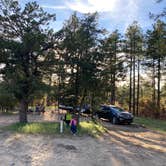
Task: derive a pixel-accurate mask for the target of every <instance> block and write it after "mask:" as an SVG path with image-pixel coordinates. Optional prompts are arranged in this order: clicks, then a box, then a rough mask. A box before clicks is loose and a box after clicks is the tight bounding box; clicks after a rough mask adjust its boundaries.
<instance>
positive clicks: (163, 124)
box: [134, 117, 166, 133]
mask: <svg viewBox="0 0 166 166" xmlns="http://www.w3.org/2000/svg"><path fill="white" fill-rule="evenodd" d="M134 122H135V123H137V124H141V125H144V126H145V127H148V128H150V129H153V130H157V131H161V132H164V133H166V121H163V120H157V119H151V118H142V117H136V118H135V120H134Z"/></svg>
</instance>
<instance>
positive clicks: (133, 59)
mask: <svg viewBox="0 0 166 166" xmlns="http://www.w3.org/2000/svg"><path fill="white" fill-rule="evenodd" d="M133 114H134V115H135V39H134V54H133Z"/></svg>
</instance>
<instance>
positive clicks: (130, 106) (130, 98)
mask: <svg viewBox="0 0 166 166" xmlns="http://www.w3.org/2000/svg"><path fill="white" fill-rule="evenodd" d="M130 56H131V57H130V87H129V88H130V92H129V93H130V95H129V112H131V111H132V110H131V108H132V61H133V60H132V54H130Z"/></svg>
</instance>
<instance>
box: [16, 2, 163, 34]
mask: <svg viewBox="0 0 166 166" xmlns="http://www.w3.org/2000/svg"><path fill="white" fill-rule="evenodd" d="M18 1H19V2H20V3H21V5H24V4H25V3H27V2H30V1H31V0H18ZM36 1H37V3H38V4H40V6H42V7H43V8H44V10H45V11H48V12H49V13H55V14H56V21H55V22H52V23H51V24H50V26H51V27H52V28H53V29H54V30H55V31H58V30H59V29H60V28H61V27H62V26H63V23H64V21H65V20H67V19H69V17H70V15H71V14H72V13H73V12H74V11H77V12H78V13H92V12H95V11H97V12H98V13H99V27H101V28H106V29H107V30H108V31H109V32H112V31H113V30H115V29H118V30H119V31H120V32H121V33H125V30H126V28H127V26H128V25H129V24H131V23H132V22H133V21H134V20H137V21H138V22H139V25H140V26H141V27H142V29H143V30H144V31H146V30H147V29H150V28H151V27H152V24H153V20H151V19H149V12H152V13H160V12H161V11H162V9H163V8H164V7H165V6H166V0H164V1H163V2H162V3H156V0H36Z"/></svg>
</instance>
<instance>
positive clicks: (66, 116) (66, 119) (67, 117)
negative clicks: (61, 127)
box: [65, 112, 72, 127]
mask: <svg viewBox="0 0 166 166" xmlns="http://www.w3.org/2000/svg"><path fill="white" fill-rule="evenodd" d="M71 119H72V116H71V114H70V113H69V112H67V114H66V115H65V122H66V125H67V127H68V126H69V124H70V121H71Z"/></svg>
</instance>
